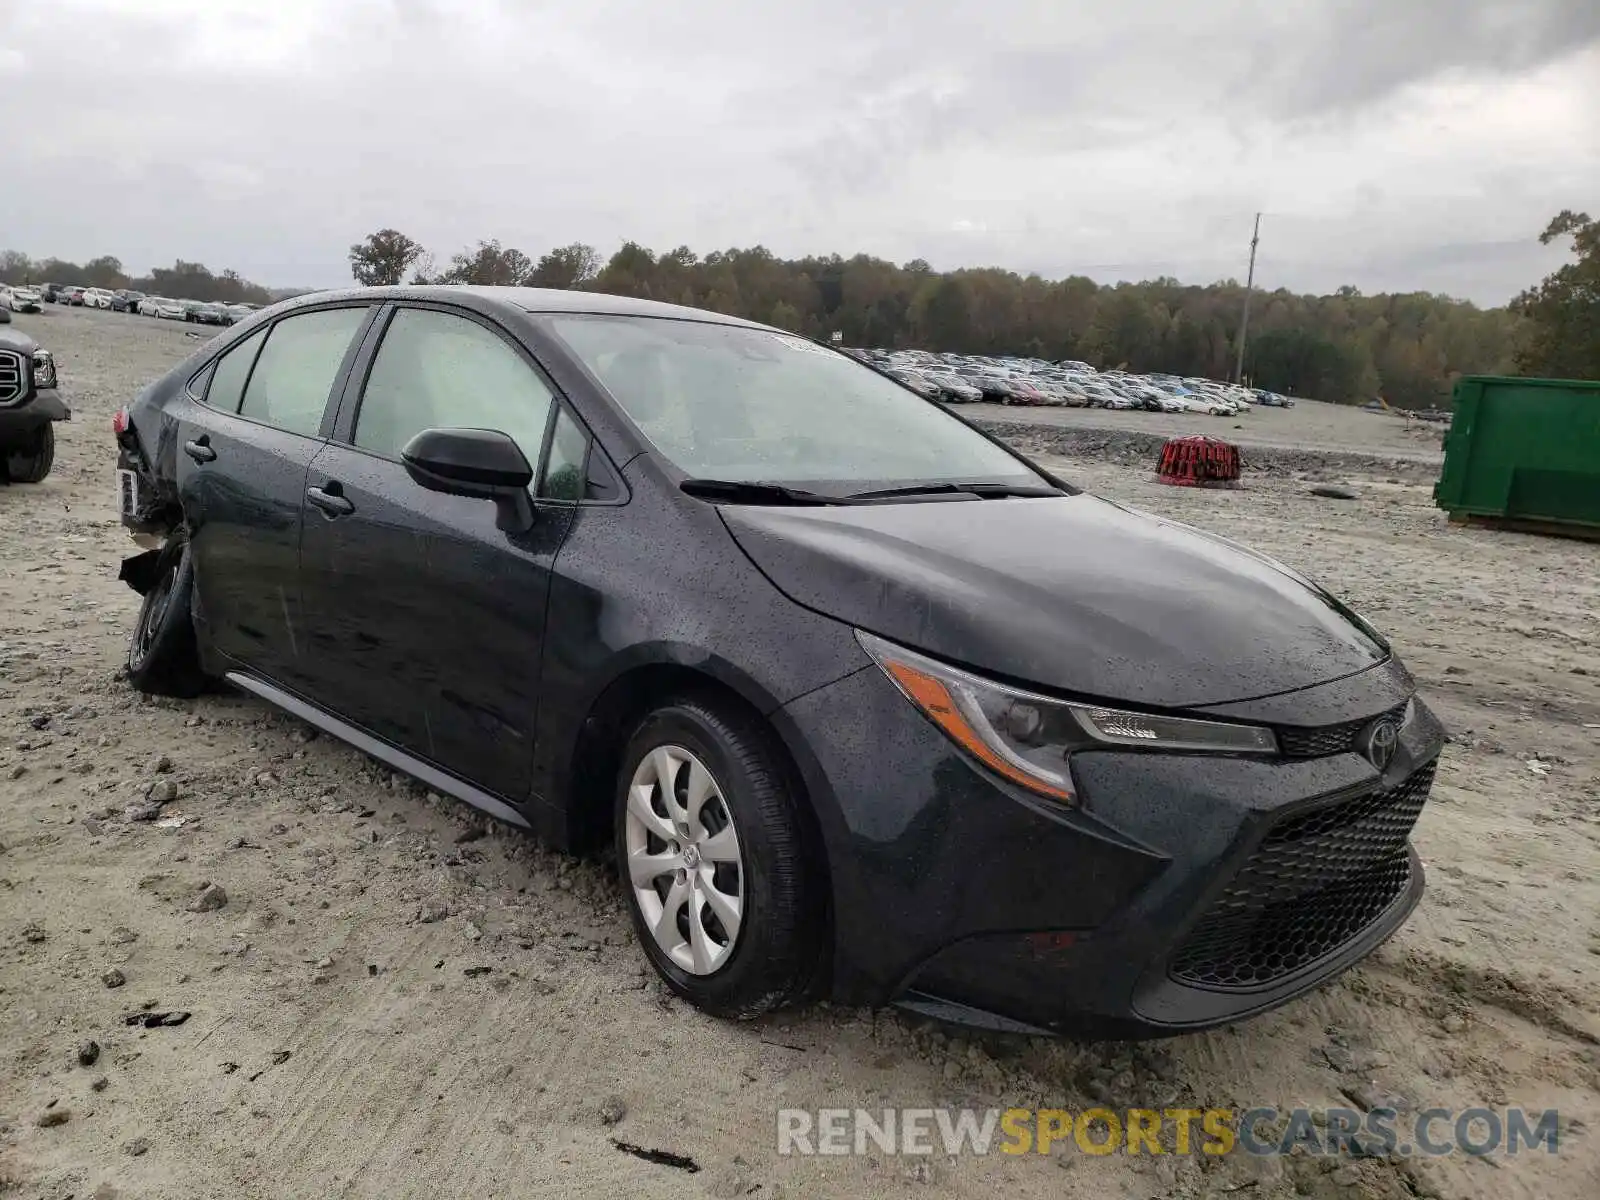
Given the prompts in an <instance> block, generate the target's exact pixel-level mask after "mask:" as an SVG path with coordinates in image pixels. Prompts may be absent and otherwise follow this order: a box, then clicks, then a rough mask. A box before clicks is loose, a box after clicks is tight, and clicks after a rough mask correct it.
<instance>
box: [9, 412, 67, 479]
mask: <svg viewBox="0 0 1600 1200" xmlns="http://www.w3.org/2000/svg"><path fill="white" fill-rule="evenodd" d="M5 456H6V476H7V478H9V479H10V480H11V482H12V483H39V482H40V481H42V480H43V479H44V477H45V476H46V475H48V474H50V468H51V466H52V465H53V464H54V463H55V461H56V431H55V430H54V429H53V428H52V427H51V426H50V424H49V423H48V422H46V423H45V424H43V425H41V426H39V428H38V429H36V430H35V431H34V432H33V433H32V434H31V435H29V439H28V441H27V442H26V443H25V444H24V445H23V446H22V447H21V448H20V449H17V450H7V451H5Z"/></svg>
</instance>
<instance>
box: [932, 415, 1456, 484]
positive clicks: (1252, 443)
mask: <svg viewBox="0 0 1600 1200" xmlns="http://www.w3.org/2000/svg"><path fill="white" fill-rule="evenodd" d="M958 408H959V411H960V412H961V413H963V414H964V415H966V416H968V417H971V418H974V419H976V420H979V421H984V422H1003V423H1021V424H1026V425H1036V426H1040V427H1042V428H1044V429H1047V430H1062V431H1068V432H1070V431H1076V430H1095V431H1104V430H1129V431H1134V432H1139V433H1149V434H1156V435H1159V436H1161V437H1177V436H1181V435H1186V434H1192V433H1203V434H1206V435H1207V436H1208V437H1216V438H1223V439H1225V440H1227V441H1230V442H1236V443H1238V444H1239V445H1240V446H1241V447H1244V448H1247V449H1258V450H1293V451H1304V450H1308V449H1309V450H1316V451H1318V452H1319V453H1324V454H1328V453H1332V454H1352V455H1366V456H1371V457H1374V458H1384V459H1399V460H1403V461H1405V462H1410V463H1417V464H1422V465H1426V466H1428V467H1429V468H1431V469H1432V470H1433V472H1434V474H1435V475H1437V473H1438V467H1439V465H1440V464H1441V463H1443V462H1444V451H1443V449H1442V446H1441V443H1442V439H1443V436H1444V429H1445V427H1444V426H1443V425H1439V424H1434V423H1432V422H1428V421H1418V420H1415V419H1414V418H1411V417H1408V416H1406V415H1404V414H1403V413H1374V412H1366V411H1364V410H1362V409H1359V408H1351V407H1348V406H1346V405H1343V404H1324V403H1322V402H1321V401H1318V400H1299V401H1296V403H1295V406H1294V407H1293V408H1266V407H1263V406H1259V405H1258V406H1257V407H1255V408H1253V409H1251V410H1250V411H1249V412H1248V413H1244V414H1242V415H1240V416H1237V417H1210V416H1205V415H1203V414H1201V413H1152V412H1140V411H1137V410H1132V411H1129V410H1119V409H1106V408H1043V407H1041V408H1032V407H1024V406H1015V405H1008V404H962V405H959V406H958Z"/></svg>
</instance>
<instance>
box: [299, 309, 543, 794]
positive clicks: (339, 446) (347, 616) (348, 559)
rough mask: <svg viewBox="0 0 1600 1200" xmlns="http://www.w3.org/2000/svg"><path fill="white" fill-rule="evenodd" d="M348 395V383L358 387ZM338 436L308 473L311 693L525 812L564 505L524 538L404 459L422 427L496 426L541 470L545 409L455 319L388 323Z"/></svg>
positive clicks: (495, 334)
mask: <svg viewBox="0 0 1600 1200" xmlns="http://www.w3.org/2000/svg"><path fill="white" fill-rule="evenodd" d="M354 388H355V385H354V384H353V385H352V391H354ZM346 403H347V404H352V403H353V404H355V405H356V408H355V416H354V420H353V421H346V420H344V419H343V418H341V421H340V424H341V426H346V425H348V426H349V435H348V437H347V438H345V439H340V440H335V441H331V442H329V443H328V445H327V446H326V447H325V448H324V449H323V450H322V452H321V453H320V454H318V455H317V457H316V458H315V459H314V460H313V461H312V464H311V470H310V474H309V475H308V477H307V493H306V494H307V496H308V502H307V508H306V510H305V525H304V532H303V537H302V546H301V579H302V589H303V591H302V597H303V602H304V605H305V615H306V621H307V623H308V628H309V629H310V630H311V645H312V649H313V652H312V656H311V657H312V661H313V662H314V664H315V666H316V670H317V673H318V675H317V680H316V682H315V684H314V686H313V688H312V691H311V695H312V697H313V698H314V699H316V700H317V701H318V702H319V703H322V704H324V705H325V706H326V707H328V708H330V709H332V710H333V711H334V712H335V713H336V715H338V716H340V717H341V718H342V719H344V720H346V721H348V722H350V723H351V724H354V725H358V726H360V727H362V728H364V729H366V730H368V731H369V732H371V733H374V734H376V735H377V736H379V737H381V738H383V739H384V740H385V741H388V742H390V743H392V744H394V745H396V746H398V747H400V748H401V749H402V750H405V751H406V752H407V753H409V754H412V755H414V756H415V757H418V758H421V759H423V760H425V761H427V762H430V763H432V764H434V765H435V766H439V767H442V768H444V769H445V770H447V771H449V772H451V773H452V774H455V775H458V776H460V777H462V778H464V779H466V780H468V781H469V782H471V783H473V784H475V785H476V786H478V787H480V788H482V789H484V790H486V791H489V792H492V793H495V794H497V795H499V796H501V797H503V798H505V799H508V800H511V801H514V802H517V801H522V800H524V799H526V798H527V794H528V786H529V779H530V770H531V763H532V750H533V733H534V721H535V715H536V710H537V699H538V688H539V669H540V661H541V649H542V644H543V634H544V618H545V603H546V600H547V598H548V594H549V586H550V568H551V565H552V563H553V562H554V559H555V555H556V551H557V550H558V549H559V548H560V545H561V540H562V538H563V537H564V536H565V534H566V530H567V526H568V524H569V522H570V516H571V511H572V510H571V508H570V507H562V506H559V505H556V506H543V507H541V509H540V511H539V512H538V514H537V516H536V518H535V521H534V524H533V527H532V528H531V529H530V530H528V531H527V532H526V533H521V534H508V533H505V532H503V531H501V530H500V529H498V528H496V525H495V508H494V505H493V504H491V503H489V502H487V501H484V500H475V499H470V498H467V497H463V496H451V495H444V494H441V493H438V492H431V491H427V490H425V489H423V488H422V487H420V486H419V485H417V484H416V483H415V482H413V481H412V479H411V477H410V476H409V475H408V474H407V473H406V469H405V467H404V466H403V465H402V464H401V462H400V451H401V448H402V447H404V446H405V444H406V443H407V442H408V441H410V440H411V438H412V437H413V436H414V435H416V434H417V433H418V432H420V431H421V430H423V429H428V428H445V427H452V426H454V427H467V428H478V429H498V430H501V431H502V432H504V433H507V434H509V435H510V436H511V437H512V438H514V439H515V440H516V442H517V444H518V445H519V446H520V447H521V448H522V451H523V453H524V455H526V457H527V459H528V462H529V463H530V465H532V466H534V467H535V469H536V470H537V469H538V467H539V466H540V464H541V458H542V451H543V447H544V443H545V440H546V430H547V429H548V428H549V426H550V423H551V420H552V418H553V416H554V414H555V410H556V400H555V396H554V393H553V391H552V389H551V387H550V385H549V384H548V383H547V382H546V380H545V377H544V375H543V374H542V373H541V372H540V371H539V370H538V369H537V367H536V366H535V365H534V363H533V362H532V360H531V359H530V358H528V357H527V355H526V354H525V353H524V352H523V351H522V350H521V348H520V347H518V346H517V345H516V344H515V343H514V342H513V341H512V340H511V339H510V338H508V337H507V336H505V335H504V334H503V333H502V332H501V331H499V330H498V329H496V328H494V327H492V326H491V325H490V324H488V323H486V322H483V321H480V320H478V319H477V318H475V317H469V316H467V315H465V314H463V313H460V312H456V311H452V310H448V309H443V308H424V307H416V308H413V307H400V308H398V309H396V310H395V312H394V314H393V316H392V318H391V319H390V321H389V324H388V327H387V329H386V330H385V331H384V333H383V337H382V341H381V342H379V344H378V347H377V352H376V354H375V356H374V358H373V360H372V364H371V367H370V369H369V370H368V371H367V373H366V379H365V385H364V387H363V388H362V389H361V392H360V395H359V396H358V397H356V396H352V397H350V398H347V400H346Z"/></svg>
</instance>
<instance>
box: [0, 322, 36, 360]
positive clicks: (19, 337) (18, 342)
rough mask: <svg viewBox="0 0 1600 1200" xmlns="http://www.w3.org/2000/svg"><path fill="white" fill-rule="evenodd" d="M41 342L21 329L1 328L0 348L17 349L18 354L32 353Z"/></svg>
mask: <svg viewBox="0 0 1600 1200" xmlns="http://www.w3.org/2000/svg"><path fill="white" fill-rule="evenodd" d="M38 348H39V343H38V342H36V341H34V340H33V338H31V337H29V336H28V335H27V334H25V333H23V332H22V330H20V329H11V328H6V329H0V350H15V351H16V352H17V353H18V354H32V353H33V352H34V351H35V350H37V349H38Z"/></svg>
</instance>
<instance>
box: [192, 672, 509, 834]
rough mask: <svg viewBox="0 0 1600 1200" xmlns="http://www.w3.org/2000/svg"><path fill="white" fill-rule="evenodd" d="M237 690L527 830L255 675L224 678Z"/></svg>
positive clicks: (505, 812)
mask: <svg viewBox="0 0 1600 1200" xmlns="http://www.w3.org/2000/svg"><path fill="white" fill-rule="evenodd" d="M223 678H224V679H226V680H227V681H228V682H229V683H231V684H233V686H234V687H237V688H241V689H243V690H244V691H247V692H249V693H250V694H251V695H254V696H259V697H261V699H263V700H265V701H266V702H267V703H268V704H273V705H276V706H277V707H278V708H281V709H283V710H284V711H285V712H289V713H293V714H294V715H295V716H297V717H299V718H300V719H301V720H302V721H305V722H306V723H307V724H310V725H315V726H316V727H317V728H318V729H321V730H323V731H324V732H325V733H330V734H332V735H333V736H334V737H336V738H338V739H339V740H340V741H344V742H349V743H350V744H351V745H352V746H354V747H355V748H356V749H357V750H360V751H361V752H362V753H363V754H370V755H371V756H372V757H373V758H375V759H377V760H378V761H379V762H384V763H387V764H389V766H391V767H393V768H394V769H395V770H397V771H403V772H405V774H407V775H410V776H412V777H413V778H415V779H420V780H421V781H422V782H423V783H425V784H427V785H428V786H429V787H431V788H433V789H434V791H437V792H444V793H445V794H446V795H448V796H454V797H455V798H456V799H457V800H460V801H463V802H464V803H467V804H470V805H472V806H473V807H474V808H480V809H482V810H483V811H484V812H486V813H488V814H489V815H490V816H491V817H497V818H498V819H500V820H502V821H505V822H506V823H507V824H510V825H515V826H517V827H518V828H521V829H528V828H531V826H530V825H529V824H528V818H527V817H525V816H523V815H522V814H521V813H520V812H518V811H517V810H516V809H515V808H513V807H512V806H511V805H509V804H507V803H506V802H505V801H504V800H501V799H499V798H498V797H495V796H491V795H490V794H489V793H488V792H485V791H482V790H480V789H478V788H475V787H473V786H472V785H471V784H470V783H467V782H466V781H465V780H463V779H458V778H456V777H455V776H454V775H451V774H449V773H448V772H445V771H441V770H440V769H439V768H438V767H435V766H430V765H429V764H428V763H425V762H423V761H422V760H421V759H420V758H412V757H411V755H409V754H407V753H406V752H405V751H404V750H397V749H395V748H394V747H393V746H391V745H389V743H388V742H385V741H380V740H379V739H378V738H375V737H373V736H372V735H371V734H370V733H366V732H364V731H362V730H360V729H357V728H356V727H355V726H354V725H349V724H346V723H345V722H344V721H341V720H339V718H338V717H334V716H330V715H329V714H328V713H325V712H323V711H322V710H321V709H320V708H317V707H316V706H315V705H312V704H307V703H306V702H305V701H304V700H301V699H299V698H298V697H296V696H292V695H290V694H289V693H288V692H285V691H283V690H281V689H279V688H275V687H273V686H272V685H271V684H270V683H266V682H263V681H262V680H260V679H257V678H256V677H255V676H253V675H246V674H245V673H244V672H242V671H229V672H227V674H226V675H224V676H223Z"/></svg>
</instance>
